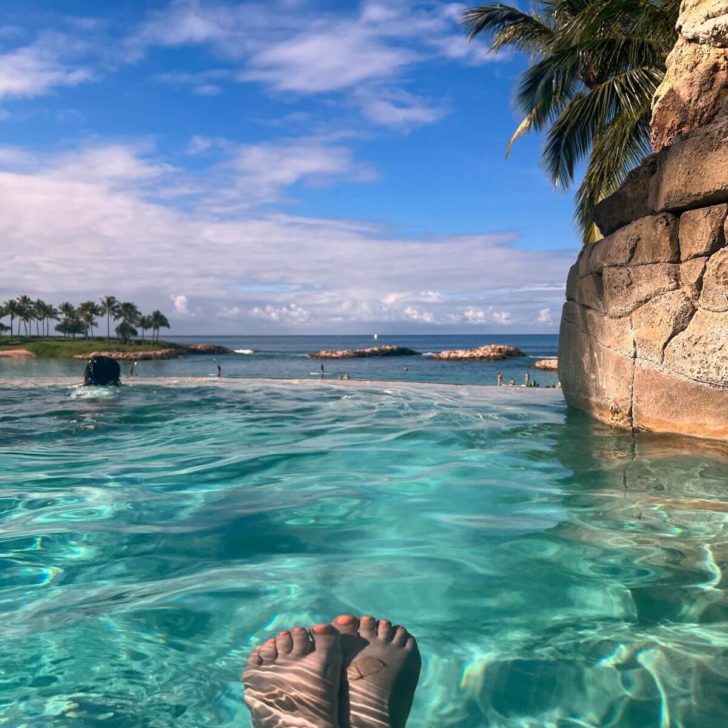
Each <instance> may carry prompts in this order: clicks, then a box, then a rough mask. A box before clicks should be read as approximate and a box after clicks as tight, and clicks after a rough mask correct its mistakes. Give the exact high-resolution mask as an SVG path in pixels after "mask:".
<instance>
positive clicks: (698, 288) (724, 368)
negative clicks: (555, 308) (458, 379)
mask: <svg viewBox="0 0 728 728" xmlns="http://www.w3.org/2000/svg"><path fill="white" fill-rule="evenodd" d="M724 174H726V175H728V168H727V169H726V170H725V171H724ZM727 212H728V205H726V204H721V205H711V206H708V207H704V208H698V209H696V210H691V211H689V212H684V213H682V215H665V216H657V217H656V216H647V217H644V218H642V219H640V220H636V221H633V222H631V223H629V224H628V225H625V226H624V227H622V228H620V229H619V230H617V231H616V232H615V233H613V234H612V235H610V236H609V237H607V238H605V239H604V240H602V241H601V242H599V243H597V244H596V245H593V246H589V247H586V248H584V249H583V250H582V251H581V253H580V254H579V258H578V259H577V261H576V263H575V264H574V266H573V267H572V269H571V271H570V274H569V284H568V287H567V302H566V304H565V306H564V312H563V315H562V319H561V336H560V341H559V373H560V378H561V383H562V387H563V390H564V395H565V397H566V399H567V401H568V402H569V403H570V404H572V405H574V406H576V407H578V408H579V409H583V410H586V411H588V412H591V413H592V414H593V415H595V416H596V417H597V418H598V419H600V420H602V421H604V422H608V423H609V424H612V425H615V426H618V427H624V428H637V429H647V430H658V431H668V432H677V433H683V434H690V435H697V436H702V437H712V438H718V439H724V440H728V247H726V235H725V226H726V224H728V223H727V220H726V214H727Z"/></svg>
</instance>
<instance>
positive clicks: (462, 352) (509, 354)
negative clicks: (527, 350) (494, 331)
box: [432, 344, 526, 361]
mask: <svg viewBox="0 0 728 728" xmlns="http://www.w3.org/2000/svg"><path fill="white" fill-rule="evenodd" d="M517 356H526V355H525V354H524V353H523V352H522V351H521V350H520V349H517V348H516V347H515V346H507V345H505V344H486V345H485V346H478V347H476V348H475V349H453V350H452V351H441V352H438V353H437V354H434V355H433V356H432V358H433V359H444V360H448V361H462V360H467V359H475V360H480V361H483V360H486V361H498V360H499V359H511V358H513V357H517Z"/></svg>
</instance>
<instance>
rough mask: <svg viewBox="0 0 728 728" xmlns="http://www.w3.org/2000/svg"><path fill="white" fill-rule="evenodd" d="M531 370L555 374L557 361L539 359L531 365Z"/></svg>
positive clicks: (557, 365)
mask: <svg viewBox="0 0 728 728" xmlns="http://www.w3.org/2000/svg"><path fill="white" fill-rule="evenodd" d="M531 368H532V369H540V370H541V371H544V372H557V371H558V370H559V360H558V359H539V360H538V361H536V362H534V363H533V364H531Z"/></svg>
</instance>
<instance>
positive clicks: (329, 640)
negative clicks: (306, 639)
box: [310, 624, 341, 653]
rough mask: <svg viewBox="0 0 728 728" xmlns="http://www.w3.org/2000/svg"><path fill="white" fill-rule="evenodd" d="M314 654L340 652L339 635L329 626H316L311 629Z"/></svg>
mask: <svg viewBox="0 0 728 728" xmlns="http://www.w3.org/2000/svg"><path fill="white" fill-rule="evenodd" d="M310 631H311V637H312V638H313V641H314V645H315V649H316V652H324V653H331V652H337V651H338V652H340V651H341V643H340V637H339V633H338V632H337V631H336V630H335V629H334V628H333V627H332V626H331V625H330V624H317V625H316V626H314V627H311V630H310Z"/></svg>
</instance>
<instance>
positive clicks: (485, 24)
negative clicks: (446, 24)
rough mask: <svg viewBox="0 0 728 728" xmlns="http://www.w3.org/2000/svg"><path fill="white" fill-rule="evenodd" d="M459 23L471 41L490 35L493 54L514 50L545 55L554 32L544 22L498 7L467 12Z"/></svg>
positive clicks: (502, 6)
mask: <svg viewBox="0 0 728 728" xmlns="http://www.w3.org/2000/svg"><path fill="white" fill-rule="evenodd" d="M462 22H463V24H464V25H465V28H466V30H467V33H468V38H469V39H470V40H473V39H474V38H475V37H476V36H478V35H481V34H483V33H492V34H493V37H492V39H491V43H490V50H492V51H496V50H499V49H501V48H504V47H505V46H513V47H514V48H516V49H518V50H523V51H527V52H529V53H533V52H544V51H545V50H546V49H547V48H548V47H549V46H550V44H551V43H552V42H553V40H554V31H553V29H552V28H550V27H549V25H548V24H547V23H546V22H544V21H543V19H541V18H539V17H537V16H535V15H529V14H528V13H524V12H521V11H520V10H519V9H518V8H513V7H511V6H509V5H502V4H500V3H497V4H495V5H481V6H480V7H477V8H468V9H467V10H465V11H464V12H463V14H462Z"/></svg>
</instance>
